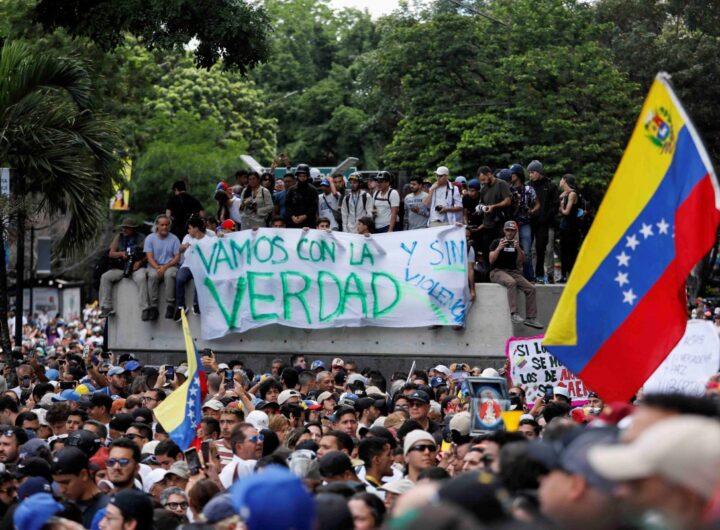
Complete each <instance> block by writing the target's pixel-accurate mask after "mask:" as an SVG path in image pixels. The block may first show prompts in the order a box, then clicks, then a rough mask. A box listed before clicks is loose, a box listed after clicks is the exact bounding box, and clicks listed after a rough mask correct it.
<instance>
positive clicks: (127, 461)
mask: <svg viewBox="0 0 720 530" xmlns="http://www.w3.org/2000/svg"><path fill="white" fill-rule="evenodd" d="M118 464H120V467H127V465H128V464H130V459H129V458H108V460H107V463H106V466H107V467H115V466H116V465H118Z"/></svg>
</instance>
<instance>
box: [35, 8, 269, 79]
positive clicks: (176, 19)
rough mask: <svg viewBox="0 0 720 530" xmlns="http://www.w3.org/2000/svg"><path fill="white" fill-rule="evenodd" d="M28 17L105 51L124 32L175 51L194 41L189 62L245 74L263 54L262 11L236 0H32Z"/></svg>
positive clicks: (119, 40) (265, 48) (117, 42)
mask: <svg viewBox="0 0 720 530" xmlns="http://www.w3.org/2000/svg"><path fill="white" fill-rule="evenodd" d="M33 18H34V20H36V21H38V22H40V23H41V24H42V25H43V27H44V28H45V30H46V31H53V30H55V29H57V28H64V29H66V30H67V31H68V33H69V34H70V35H72V36H73V37H88V38H90V39H91V40H92V41H94V42H96V43H97V44H98V45H100V46H101V47H102V48H103V49H105V50H110V49H113V48H116V47H117V46H121V45H123V44H124V43H125V38H126V35H127V34H130V35H133V36H135V37H137V38H138V39H140V42H142V44H143V45H145V46H146V47H147V48H148V49H162V50H165V51H180V50H182V49H183V47H184V46H187V45H188V43H190V41H192V40H193V39H194V43H195V50H194V55H195V62H196V64H197V65H198V66H201V67H204V68H210V67H211V66H213V65H215V64H217V63H220V62H221V63H222V65H223V67H225V68H230V69H238V70H240V71H241V72H246V71H247V69H248V68H252V67H253V66H255V65H257V64H259V63H260V62H261V61H263V60H264V59H265V58H266V57H267V52H268V42H267V35H266V32H267V28H268V25H269V19H268V16H267V13H266V12H265V10H264V9H263V8H262V7H260V6H257V5H256V4H255V3H251V2H244V1H242V0H204V1H203V2H196V1H193V0H38V2H37V5H36V6H35V9H34V11H33Z"/></svg>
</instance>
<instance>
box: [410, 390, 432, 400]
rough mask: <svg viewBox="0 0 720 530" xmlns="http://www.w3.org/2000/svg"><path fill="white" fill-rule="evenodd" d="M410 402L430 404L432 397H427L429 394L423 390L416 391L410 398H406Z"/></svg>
mask: <svg viewBox="0 0 720 530" xmlns="http://www.w3.org/2000/svg"><path fill="white" fill-rule="evenodd" d="M406 397H407V399H408V401H422V402H423V403H430V396H428V395H427V392H424V391H422V390H416V391H415V392H413V393H412V394H410V395H409V396H406Z"/></svg>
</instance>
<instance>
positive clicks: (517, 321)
mask: <svg viewBox="0 0 720 530" xmlns="http://www.w3.org/2000/svg"><path fill="white" fill-rule="evenodd" d="M510 320H512V321H513V324H522V323H523V322H525V319H524V318H523V317H521V316H520V315H519V314H518V313H513V314H512V315H510Z"/></svg>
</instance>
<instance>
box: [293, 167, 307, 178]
mask: <svg viewBox="0 0 720 530" xmlns="http://www.w3.org/2000/svg"><path fill="white" fill-rule="evenodd" d="M300 173H305V174H306V175H307V176H308V177H309V176H310V166H308V165H307V164H298V166H297V167H296V168H295V175H296V176H297V175H299V174H300Z"/></svg>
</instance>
